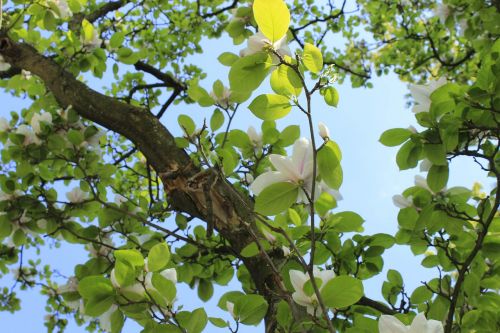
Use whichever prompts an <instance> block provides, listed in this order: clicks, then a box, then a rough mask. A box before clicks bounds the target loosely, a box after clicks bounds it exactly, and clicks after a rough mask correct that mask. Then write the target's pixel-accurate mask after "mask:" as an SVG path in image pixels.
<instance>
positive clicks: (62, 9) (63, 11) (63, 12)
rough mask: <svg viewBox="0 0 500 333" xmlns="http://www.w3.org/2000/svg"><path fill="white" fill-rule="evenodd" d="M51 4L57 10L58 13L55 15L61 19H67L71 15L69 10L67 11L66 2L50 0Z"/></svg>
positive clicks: (63, 0) (64, 0)
mask: <svg viewBox="0 0 500 333" xmlns="http://www.w3.org/2000/svg"><path fill="white" fill-rule="evenodd" d="M51 2H52V3H53V4H55V5H56V6H57V8H58V9H59V13H56V14H57V16H59V17H60V18H62V19H65V18H68V17H70V16H71V15H72V13H71V9H69V6H68V2H67V1H66V0H51Z"/></svg>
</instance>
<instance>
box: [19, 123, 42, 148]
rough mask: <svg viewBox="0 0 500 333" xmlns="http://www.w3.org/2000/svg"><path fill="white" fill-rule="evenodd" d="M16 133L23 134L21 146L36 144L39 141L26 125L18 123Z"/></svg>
mask: <svg viewBox="0 0 500 333" xmlns="http://www.w3.org/2000/svg"><path fill="white" fill-rule="evenodd" d="M16 133H17V134H21V135H24V141H23V146H28V145H30V144H32V143H33V144H35V145H38V144H40V143H41V141H40V139H39V138H38V137H37V136H36V135H35V133H33V131H32V130H31V129H30V128H29V127H28V126H27V125H20V126H19V127H18V128H17V130H16Z"/></svg>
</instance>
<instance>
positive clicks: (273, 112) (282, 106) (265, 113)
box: [248, 94, 292, 120]
mask: <svg viewBox="0 0 500 333" xmlns="http://www.w3.org/2000/svg"><path fill="white" fill-rule="evenodd" d="M248 108H249V109H250V111H252V113H253V114H254V115H255V116H256V117H258V118H260V119H262V120H276V119H279V118H283V117H284V116H286V115H287V114H288V113H289V112H290V110H292V105H291V104H290V101H289V99H288V98H287V97H285V96H281V95H272V94H264V95H260V96H257V97H256V98H255V99H254V100H253V101H252V103H250V105H249V106H248Z"/></svg>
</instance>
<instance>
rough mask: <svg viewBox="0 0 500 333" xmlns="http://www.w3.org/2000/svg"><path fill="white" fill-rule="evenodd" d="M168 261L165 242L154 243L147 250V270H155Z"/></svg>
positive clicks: (168, 252) (168, 251) (167, 250)
mask: <svg viewBox="0 0 500 333" xmlns="http://www.w3.org/2000/svg"><path fill="white" fill-rule="evenodd" d="M169 261H170V250H169V249H168V245H167V244H166V243H159V244H156V245H155V246H153V247H152V248H151V250H149V254H148V271H150V272H156V271H159V270H160V269H162V268H164V267H165V266H166V265H167V264H168V262H169Z"/></svg>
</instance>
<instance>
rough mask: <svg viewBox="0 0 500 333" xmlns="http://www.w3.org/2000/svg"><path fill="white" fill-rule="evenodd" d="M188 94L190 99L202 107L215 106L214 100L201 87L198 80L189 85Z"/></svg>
mask: <svg viewBox="0 0 500 333" xmlns="http://www.w3.org/2000/svg"><path fill="white" fill-rule="evenodd" d="M187 93H188V96H189V98H191V99H192V100H193V101H195V102H197V103H198V104H200V106H203V107H207V106H212V105H214V102H215V101H214V99H213V98H212V96H210V94H209V93H208V92H207V91H206V90H205V89H204V88H202V87H200V86H199V84H198V80H192V81H191V82H190V83H189V87H188V90H187Z"/></svg>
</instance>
